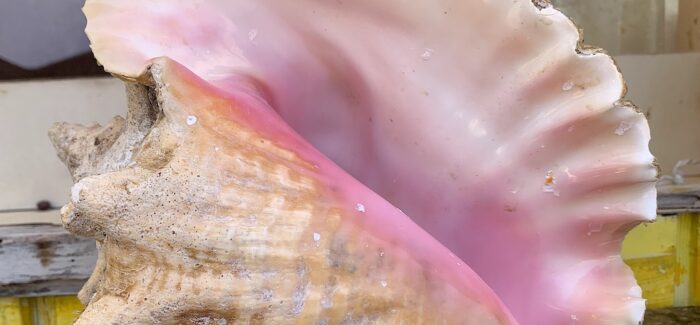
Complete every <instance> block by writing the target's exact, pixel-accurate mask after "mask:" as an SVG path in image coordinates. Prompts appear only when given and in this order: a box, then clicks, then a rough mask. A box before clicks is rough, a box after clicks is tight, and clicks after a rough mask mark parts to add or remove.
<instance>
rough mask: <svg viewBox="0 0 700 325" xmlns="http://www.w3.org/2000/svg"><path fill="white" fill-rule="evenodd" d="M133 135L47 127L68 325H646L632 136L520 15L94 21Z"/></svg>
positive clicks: (239, 2) (323, 9) (640, 126)
mask: <svg viewBox="0 0 700 325" xmlns="http://www.w3.org/2000/svg"><path fill="white" fill-rule="evenodd" d="M84 12H85V14H86V16H87V18H88V26H87V30H86V31H87V34H88V36H89V38H90V41H91V47H92V50H93V52H94V53H95V56H96V57H97V59H98V61H99V62H100V63H101V64H102V65H104V67H105V69H106V70H107V71H109V72H110V73H112V74H114V75H115V76H118V77H120V78H122V79H124V80H125V82H126V83H127V90H128V91H127V93H128V96H129V107H128V113H127V115H126V117H125V118H121V117H116V118H114V120H113V121H112V122H111V123H109V124H108V125H105V126H89V127H83V126H79V125H71V124H66V123H61V124H57V125H56V126H55V127H54V128H53V129H52V130H51V131H50V133H51V137H52V139H53V141H54V144H55V146H56V148H57V149H58V151H59V156H60V157H61V158H62V159H63V160H64V162H66V164H67V166H68V167H69V169H70V170H71V172H72V174H73V177H74V179H75V182H76V183H75V185H74V187H73V189H72V197H71V202H70V203H69V204H68V205H67V206H65V207H64V208H63V210H62V213H63V220H64V224H65V226H66V227H67V228H68V229H69V230H71V231H73V232H74V233H77V234H81V235H87V236H91V237H94V238H96V239H97V241H98V246H99V248H100V256H99V261H98V265H97V267H96V269H95V272H94V274H93V276H92V277H91V279H90V280H89V281H88V283H87V284H86V286H85V287H84V288H83V291H81V299H82V300H83V301H84V302H85V303H88V306H87V309H86V311H85V312H84V313H83V314H82V315H81V317H80V319H79V320H78V321H77V323H78V324H181V323H191V324H238V323H241V324H247V323H265V324H287V323H290V324H291V323H294V324H518V323H519V324H543V325H547V324H571V323H574V324H638V323H639V322H641V320H642V318H643V314H644V300H643V299H642V297H641V289H640V288H639V286H638V285H637V284H636V281H635V279H634V277H633V274H632V272H631V271H630V270H629V268H628V267H627V266H626V265H625V264H624V263H623V261H622V259H621V257H620V246H621V242H622V240H623V238H624V236H625V234H626V233H627V232H628V231H629V230H630V229H632V228H633V227H634V226H635V225H637V224H639V223H641V222H645V221H650V220H653V218H654V216H655V210H656V206H655V204H656V190H655V188H654V183H655V180H656V173H657V172H656V167H655V166H654V163H653V160H654V158H653V156H652V155H651V153H650V152H649V149H648V143H649V128H648V125H647V123H646V119H645V117H644V116H643V115H642V114H640V113H639V112H637V111H636V110H635V109H634V107H633V106H632V105H631V104H630V103H628V102H626V101H624V100H623V97H624V93H625V85H624V81H623V79H622V76H621V75H620V72H619V71H618V70H617V68H616V66H615V64H614V62H613V61H612V59H611V58H610V57H609V56H607V55H606V54H605V53H603V52H602V51H600V50H596V49H591V48H587V47H584V46H582V45H581V44H580V40H579V32H578V30H577V28H576V27H575V26H574V25H573V24H572V23H571V22H570V21H569V20H568V19H567V18H566V17H565V16H564V15H563V14H561V13H560V12H559V11H557V10H556V9H554V8H552V7H551V6H549V5H548V4H547V3H545V2H544V1H531V0H445V1H428V0H415V1H402V0H383V1H375V0H354V1H349V0H345V1H325V0H297V1H273V0H256V1H253V0H178V1H172V0H170V1H166V0H153V1H138V0H121V1H116V0H88V1H87V3H86V5H85V7H84Z"/></svg>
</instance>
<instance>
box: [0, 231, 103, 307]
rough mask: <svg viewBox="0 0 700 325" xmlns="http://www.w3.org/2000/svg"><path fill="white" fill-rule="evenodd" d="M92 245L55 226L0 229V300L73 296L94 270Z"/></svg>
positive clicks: (94, 248)
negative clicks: (6, 297) (23, 297)
mask: <svg viewBox="0 0 700 325" xmlns="http://www.w3.org/2000/svg"><path fill="white" fill-rule="evenodd" d="M96 260H97V248H96V246H95V241H94V240H90V239H85V238H78V237H75V236H73V235H71V234H69V233H68V232H67V231H66V230H64V229H63V228H62V227H61V226H58V225H48V224H44V225H19V226H2V227H0V296H40V295H61V294H74V293H76V292H77V291H78V290H79V289H80V287H81V286H82V284H83V283H84V282H85V281H86V280H87V278H88V277H89V276H90V273H91V272H92V269H93V268H94V267H95V262H96Z"/></svg>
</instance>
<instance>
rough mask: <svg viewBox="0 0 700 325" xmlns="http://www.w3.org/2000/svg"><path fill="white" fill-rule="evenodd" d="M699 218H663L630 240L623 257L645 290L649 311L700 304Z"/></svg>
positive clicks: (627, 242) (629, 237) (646, 226)
mask: <svg viewBox="0 0 700 325" xmlns="http://www.w3.org/2000/svg"><path fill="white" fill-rule="evenodd" d="M698 218H700V216H699V215H693V214H684V215H679V216H673V217H659V218H658V219H657V221H656V222H654V223H652V224H645V225H640V226H638V227H637V228H635V229H634V230H632V232H630V234H629V235H628V236H627V238H626V240H625V242H624V243H623V246H622V256H623V257H624V258H625V261H626V262H627V264H628V265H629V266H630V267H631V268H632V270H633V271H634V273H635V276H636V277H637V281H638V282H639V285H640V286H641V287H642V290H643V294H644V298H646V299H647V306H648V307H649V308H663V307H672V306H689V305H695V304H697V303H698V302H700V299H697V298H696V295H697V293H700V281H698V279H697V278H698V273H697V270H698V265H699V264H698V262H700V260H699V259H698V256H697V250H698V231H699V229H698Z"/></svg>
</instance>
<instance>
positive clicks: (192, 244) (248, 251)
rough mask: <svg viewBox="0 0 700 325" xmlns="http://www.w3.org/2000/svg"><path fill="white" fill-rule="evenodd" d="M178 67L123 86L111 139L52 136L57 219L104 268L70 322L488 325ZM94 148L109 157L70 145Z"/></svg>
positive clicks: (303, 165) (106, 135)
mask: <svg viewBox="0 0 700 325" xmlns="http://www.w3.org/2000/svg"><path fill="white" fill-rule="evenodd" d="M178 69H179V67H176V66H170V65H167V64H164V65H156V66H154V67H152V68H151V72H152V73H153V76H152V77H151V78H150V80H149V78H142V79H144V80H146V81H145V82H146V83H147V84H148V86H138V85H131V86H130V87H129V93H130V95H131V96H132V98H131V99H130V106H129V115H127V118H126V122H125V123H124V122H123V121H121V120H118V121H120V123H121V124H125V125H126V126H124V127H120V129H123V130H124V131H123V132H124V133H122V134H116V135H113V134H114V133H113V132H106V131H102V130H107V129H113V128H110V126H107V127H106V128H103V129H99V128H97V127H93V128H91V129H89V132H85V131H82V130H83V129H81V127H79V126H69V125H65V124H63V125H61V127H60V128H59V129H58V130H55V131H54V132H53V134H54V135H55V136H54V141H55V143H56V147H57V148H58V149H59V150H64V151H67V152H66V153H64V154H63V155H62V157H75V158H74V159H73V160H74V161H76V162H81V163H77V164H69V167H71V169H72V170H73V172H74V176H75V179H76V181H77V182H78V183H77V185H76V187H75V188H74V190H73V200H72V202H71V203H70V204H69V205H68V206H67V207H65V208H64V209H63V217H64V222H65V223H66V226H67V227H68V228H69V229H71V230H74V231H76V232H79V233H84V234H89V235H91V236H94V237H95V238H97V239H98V241H99V243H100V251H101V257H100V262H98V264H99V265H103V267H101V268H98V269H97V270H96V271H95V273H94V274H93V278H91V280H90V283H91V285H90V286H86V288H85V289H84V292H82V293H81V298H82V299H83V300H84V301H85V302H89V305H88V307H87V309H86V311H85V313H84V314H83V315H82V317H81V318H80V319H79V320H78V322H77V324H78V325H83V324H98V323H99V324H103V323H111V324H286V323H295V324H367V323H377V324H394V323H407V322H410V323H411V324H435V323H436V322H437V323H441V322H446V323H449V324H461V323H474V322H475V320H479V324H486V323H491V322H494V323H495V322H496V320H495V319H494V318H493V316H491V315H489V314H488V313H487V312H485V311H484V310H481V309H479V308H481V307H480V306H479V305H478V304H474V302H473V301H471V300H469V299H468V298H466V297H465V296H463V295H462V294H460V293H459V292H458V291H457V290H456V289H455V288H453V287H451V285H450V284H449V283H445V282H443V281H444V280H443V279H436V278H434V277H433V276H432V275H431V274H432V273H430V272H428V271H427V269H428V268H431V266H430V264H429V263H427V262H426V261H416V260H414V259H413V258H411V255H410V252H406V251H403V250H401V249H397V248H396V247H395V246H396V245H395V244H394V243H387V242H383V241H382V240H380V239H378V238H376V237H374V236H372V235H371V234H369V233H367V232H366V231H365V230H363V229H362V228H361V227H359V226H358V225H357V224H356V223H355V222H354V221H353V220H354V218H355V216H348V214H349V213H350V212H348V209H344V208H342V207H341V206H340V205H341V203H342V202H341V201H340V199H339V198H338V197H336V196H335V194H334V191H333V190H332V189H328V188H325V185H323V184H321V183H320V182H318V181H317V180H316V179H315V178H314V177H313V165H312V164H310V163H308V162H306V161H304V160H303V159H302V158H301V157H299V156H297V155H296V154H295V153H293V152H291V151H289V150H287V149H285V148H282V147H280V146H278V145H277V144H275V142H274V141H271V140H269V139H267V138H264V137H262V135H260V134H259V133H257V132H256V131H255V130H254V129H252V128H251V127H250V126H249V125H248V124H247V123H248V122H247V120H246V119H244V118H243V117H240V118H231V116H234V117H235V116H236V115H237V114H239V113H237V110H238V109H239V108H236V107H231V103H230V102H227V101H225V100H223V99H221V98H218V97H217V95H216V93H212V90H210V89H206V88H198V87H195V86H192V85H190V84H187V83H186V81H185V77H184V76H183V75H181V74H182V72H180V70H178ZM165 80H167V82H165ZM154 105H155V106H154ZM188 116H196V117H197V121H196V123H194V124H191V125H190V124H186V123H185V121H186V120H187V117H188ZM75 130H77V131H75ZM66 134H68V135H66ZM112 135H113V136H117V138H116V139H114V138H112V137H113V136H112ZM98 138H99V139H101V140H99V143H100V144H105V143H111V144H112V147H110V148H109V149H107V150H105V149H104V148H100V149H99V150H100V152H99V154H95V151H94V150H96V149H94V146H89V147H85V146H82V145H81V146H76V145H71V143H76V141H77V142H79V143H83V142H84V143H88V142H89V143H91V144H92V143H93V142H94V141H95V140H94V139H98ZM81 139H83V140H81ZM84 139H87V140H84ZM81 141H82V142H81ZM86 157H87V158H86ZM86 164H87V165H86ZM93 292H96V293H95V294H94V295H92V293H93Z"/></svg>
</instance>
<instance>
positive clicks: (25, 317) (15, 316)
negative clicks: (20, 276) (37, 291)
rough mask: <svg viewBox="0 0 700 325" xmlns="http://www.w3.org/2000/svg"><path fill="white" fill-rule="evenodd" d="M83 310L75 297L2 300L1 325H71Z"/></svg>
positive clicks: (0, 304)
mask: <svg viewBox="0 0 700 325" xmlns="http://www.w3.org/2000/svg"><path fill="white" fill-rule="evenodd" d="M83 308H84V307H83V305H82V304H81V303H80V301H79V300H78V298H76V297H73V296H55V297H37V298H0V325H70V324H72V323H73V321H74V320H75V319H76V318H78V315H79V314H80V312H81V311H82V310H83Z"/></svg>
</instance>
